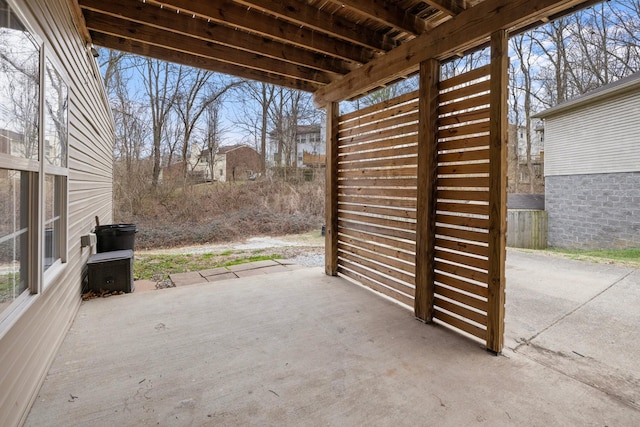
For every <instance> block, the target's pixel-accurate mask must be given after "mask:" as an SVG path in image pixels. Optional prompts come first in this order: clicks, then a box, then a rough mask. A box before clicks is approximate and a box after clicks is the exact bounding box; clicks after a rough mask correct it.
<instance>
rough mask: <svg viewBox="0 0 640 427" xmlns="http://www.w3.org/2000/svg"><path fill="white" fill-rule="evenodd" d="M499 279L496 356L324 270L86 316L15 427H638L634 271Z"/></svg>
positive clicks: (119, 303)
mask: <svg viewBox="0 0 640 427" xmlns="http://www.w3.org/2000/svg"><path fill="white" fill-rule="evenodd" d="M507 280H508V284H507V303H508V305H507V325H506V331H507V333H506V348H505V350H504V353H503V355H502V356H498V357H495V356H492V355H490V354H489V353H488V352H486V351H484V349H483V348H482V346H481V345H480V344H478V343H477V342H475V341H472V340H469V339H467V338H464V337H461V336H459V335H457V334H455V333H453V332H451V331H449V330H447V329H446V328H444V327H441V326H433V325H424V324H422V323H420V322H418V321H416V320H415V319H413V316H412V313H411V312H410V311H408V310H405V309H403V308H401V307H399V306H397V305H396V304H394V303H392V302H389V301H387V300H385V299H383V298H380V297H378V296H377V295H375V294H374V293H372V292H370V291H368V290H366V289H363V288H360V287H358V286H356V285H353V284H351V283H349V282H347V281H346V280H343V279H341V278H333V277H327V276H325V275H324V274H323V271H322V269H320V268H307V269H300V270H295V271H287V272H281V273H274V274H269V275H261V276H254V277H247V278H239V279H233V280H227V281H221V282H216V283H206V284H200V285H193V286H184V287H177V288H171V289H166V290H162V291H157V292H146V293H138V294H137V293H134V294H128V295H123V296H117V297H111V298H107V299H97V300H92V301H88V302H86V303H83V305H82V306H81V308H80V312H79V313H78V316H77V318H76V320H75V322H74V324H73V326H72V328H71V330H70V332H69V334H68V336H67V338H66V339H65V342H64V343H63V345H62V348H61V350H60V352H59V354H58V356H57V358H56V360H55V362H54V364H53V366H52V368H51V370H50V371H49V374H48V376H47V379H46V381H45V383H44V385H43V387H42V389H41V391H40V394H39V396H38V398H37V400H36V402H35V404H34V407H33V409H32V411H31V413H30V415H29V418H28V419H27V425H29V426H42V425H64V426H70V425H79V426H85V425H86V426H92V427H96V426H113V425H121V426H146V425H161V426H196V425H197V426H200V425H212V426H220V425H222V426H236V425H257V426H265V425H273V426H282V425H291V426H298V425H312V426H315V425H318V426H320V425H332V426H360V425H375V426H386V425H388V426H400V425H420V426H422V425H425V426H466V425H475V424H477V425H487V426H500V425H527V426H529V425H533V426H549V425H567V426H573V425H581V426H582V425H593V426H605V425H606V426H635V425H638V420H639V419H640V404H639V402H640V395H639V390H640V370H639V366H638V363H637V358H638V356H637V355H638V354H639V350H640V348H639V344H638V343H640V330H639V328H638V325H640V314H639V313H640V310H638V306H639V304H640V271H638V270H633V269H629V268H622V267H616V266H611V265H606V264H589V263H585V262H578V261H570V260H564V259H558V258H551V257H546V256H539V255H531V254H526V253H522V252H515V251H510V252H509V254H508V265H507Z"/></svg>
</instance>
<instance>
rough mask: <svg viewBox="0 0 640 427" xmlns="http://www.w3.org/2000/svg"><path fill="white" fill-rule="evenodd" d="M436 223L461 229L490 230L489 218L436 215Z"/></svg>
mask: <svg viewBox="0 0 640 427" xmlns="http://www.w3.org/2000/svg"><path fill="white" fill-rule="evenodd" d="M436 222H438V223H441V224H448V225H457V226H460V227H471V228H483V229H485V230H487V229H488V228H489V219H488V218H476V217H469V216H461V215H443V214H436Z"/></svg>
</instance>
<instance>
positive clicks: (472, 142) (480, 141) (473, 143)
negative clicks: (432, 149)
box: [438, 135, 489, 160]
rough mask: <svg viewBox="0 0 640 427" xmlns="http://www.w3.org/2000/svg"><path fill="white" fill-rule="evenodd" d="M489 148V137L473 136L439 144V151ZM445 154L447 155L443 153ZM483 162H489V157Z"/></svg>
mask: <svg viewBox="0 0 640 427" xmlns="http://www.w3.org/2000/svg"><path fill="white" fill-rule="evenodd" d="M488 146H489V135H481V136H472V137H468V138H462V139H450V140H448V141H440V142H438V151H440V152H443V151H450V150H466V149H470V148H480V147H488ZM442 154H445V153H442ZM481 160H489V157H487V158H486V159H481Z"/></svg>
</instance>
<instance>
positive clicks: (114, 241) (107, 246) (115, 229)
mask: <svg viewBox="0 0 640 427" xmlns="http://www.w3.org/2000/svg"><path fill="white" fill-rule="evenodd" d="M137 232H138V227H136V225H135V224H107V225H98V226H96V237H97V239H98V249H97V252H98V253H102V252H111V251H123V250H127V249H131V250H133V249H134V246H135V243H136V233H137Z"/></svg>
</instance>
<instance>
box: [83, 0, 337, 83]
mask: <svg viewBox="0 0 640 427" xmlns="http://www.w3.org/2000/svg"><path fill="white" fill-rule="evenodd" d="M84 13H85V17H86V18H87V21H88V27H89V31H91V32H94V33H103V34H109V35H112V36H116V37H122V38H128V39H131V40H136V41H140V42H143V43H145V44H149V45H155V46H159V47H165V48H168V49H171V50H175V51H178V52H184V53H188V54H193V55H197V56H203V57H205V58H211V59H218V60H220V61H222V62H227V63H229V64H233V65H237V66H242V67H247V68H252V69H256V70H262V71H264V72H272V73H274V74H280V75H282V76H285V77H291V78H295V79H300V80H304V81H307V82H312V83H319V84H326V83H329V82H330V81H331V77H330V75H329V74H327V73H326V72H322V71H318V70H314V69H311V68H308V67H302V66H300V65H294V64H290V63H286V62H283V61H278V60H276V59H273V58H268V57H265V56H262V55H257V54H253V53H250V52H245V51H242V50H238V49H234V48H230V47H227V46H222V45H217V44H214V43H210V42H205V41H203V40H196V39H193V38H191V37H188V36H185V35H182V34H177V33H170V32H165V33H163V37H162V38H158V35H157V33H156V32H155V31H154V30H153V28H152V27H150V26H148V25H144V24H140V23H135V22H131V21H127V20H125V19H122V18H116V17H113V16H108V15H103V14H100V13H97V12H94V11H90V10H87V11H85V12H84Z"/></svg>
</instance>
